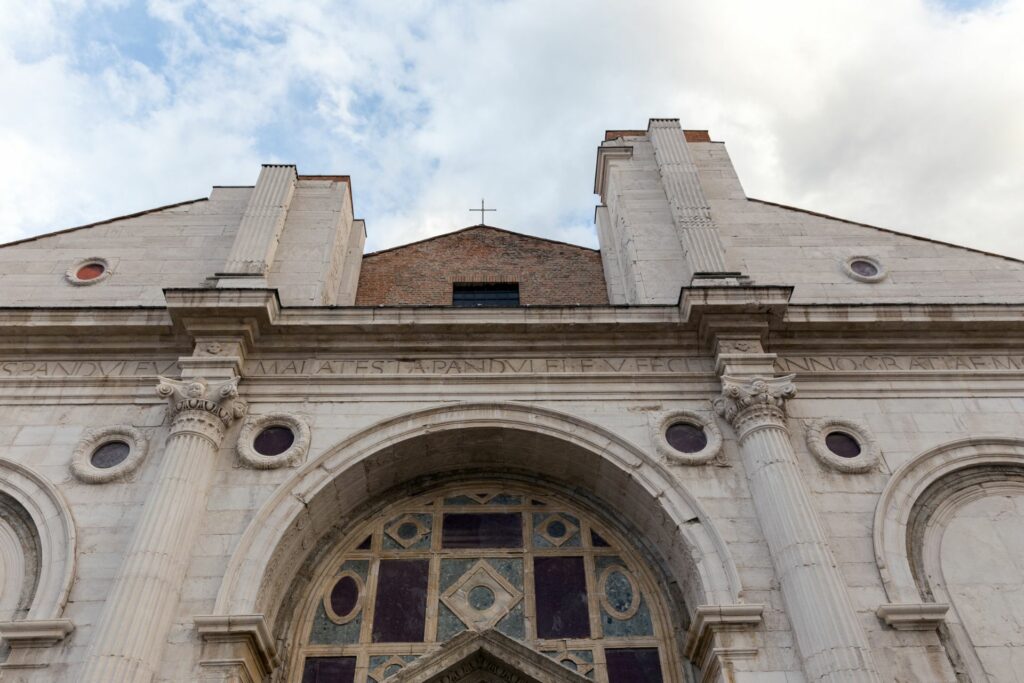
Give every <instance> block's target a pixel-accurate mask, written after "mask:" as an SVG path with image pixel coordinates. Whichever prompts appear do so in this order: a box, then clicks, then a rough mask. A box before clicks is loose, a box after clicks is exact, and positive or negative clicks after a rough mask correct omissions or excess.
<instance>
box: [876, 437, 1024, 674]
mask: <svg viewBox="0 0 1024 683" xmlns="http://www.w3.org/2000/svg"><path fill="white" fill-rule="evenodd" d="M1022 520H1024V439H1020V438H1012V437H1005V438H996V437H992V438H971V439H963V440H959V441H955V442H952V443H947V444H943V445H941V446H938V447H936V448H933V449H931V450H929V451H927V452H925V453H922V454H921V455H919V456H918V457H916V458H914V459H913V460H911V461H909V462H907V463H906V464H904V465H903V466H902V467H900V468H899V469H898V470H897V471H896V472H895V473H894V474H893V476H892V478H891V479H890V481H889V483H888V485H887V486H886V488H885V490H884V491H883V493H882V496H881V498H880V499H879V502H878V507H877V509H876V511H875V526H874V544H875V556H876V559H877V562H878V567H879V570H880V572H881V576H882V582H883V585H884V586H885V591H886V594H887V597H888V599H889V602H890V603H892V604H893V605H895V606H901V605H914V604H920V603H922V602H924V603H936V605H937V606H941V609H943V610H945V609H947V608H948V612H946V614H945V619H944V622H943V623H942V624H940V625H939V634H940V637H941V639H942V641H943V644H944V645H945V647H946V652H947V654H948V655H949V657H950V660H951V663H952V664H953V666H954V669H955V670H956V671H958V672H960V673H963V674H964V675H965V676H966V677H967V678H969V680H972V681H973V680H988V678H989V676H990V675H991V676H994V677H995V678H998V679H999V680H1002V679H1003V678H1006V677H1007V676H1009V677H1012V672H1011V669H1010V668H1008V667H1009V662H1010V661H1011V659H1012V658H1013V656H1014V654H1013V653H1011V652H1009V651H1010V650H1013V649H1016V650H1017V651H1018V653H1019V651H1020V648H1019V646H1014V645H1012V643H1016V642H1019V637H1020V636H1021V635H1024V629H1019V628H1018V629H1017V632H1016V634H1012V633H1007V632H1005V631H1004V630H1003V629H995V630H994V629H991V628H990V627H989V623H990V622H991V621H992V619H993V614H998V613H999V612H1000V611H1005V612H1006V615H1005V616H1004V618H1006V619H1007V623H1013V619H1012V618H1011V617H1010V616H1009V615H1010V614H1012V613H1013V612H1015V611H1016V608H1015V605H1014V603H1012V602H1010V601H1009V598H1010V596H1011V595H1013V594H1017V593H1019V592H1020V589H1021V588H1022V587H1024V581H1022V579H1021V578H1020V577H1021V574H1020V572H1021V569H1022V568H1024V552H1022V548H1021V545H1020V541H1019V538H1020V524H1021V521H1022ZM937 613H939V612H937ZM1008 644H1011V645H1008Z"/></svg>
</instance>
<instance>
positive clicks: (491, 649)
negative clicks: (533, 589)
mask: <svg viewBox="0 0 1024 683" xmlns="http://www.w3.org/2000/svg"><path fill="white" fill-rule="evenodd" d="M481 674H484V676H483V677H481ZM486 674H491V675H490V676H486ZM492 679H493V680H501V681H507V682H508V683H526V682H527V681H537V682H538V683H585V682H586V681H588V680H589V679H587V678H585V677H584V676H581V675H580V674H578V673H576V672H575V671H571V670H569V669H568V668H566V667H564V666H562V665H561V664H559V663H558V662H556V661H555V660H554V659H552V658H551V657H547V656H545V655H542V654H541V653H539V652H536V651H534V650H531V649H530V648H528V647H526V646H525V645H523V644H522V643H519V642H517V641H515V640H513V639H512V638H509V637H508V636H506V635H504V634H503V633H500V632H498V631H495V630H493V629H491V630H487V631H483V632H479V633H478V632H473V631H465V632H463V633H460V634H459V635H457V636H455V637H454V638H452V639H451V640H449V641H448V642H447V643H445V644H444V645H442V646H441V647H440V648H439V649H438V650H437V651H435V652H434V653H432V654H428V655H424V656H423V657H420V658H419V659H417V660H415V661H413V662H412V663H411V664H409V665H408V666H407V667H405V668H404V669H402V670H401V671H399V672H398V673H397V674H395V675H394V676H392V677H391V678H389V679H388V681H392V682H393V683H456V682H457V681H459V682H465V683H471V682H477V681H490V680H492Z"/></svg>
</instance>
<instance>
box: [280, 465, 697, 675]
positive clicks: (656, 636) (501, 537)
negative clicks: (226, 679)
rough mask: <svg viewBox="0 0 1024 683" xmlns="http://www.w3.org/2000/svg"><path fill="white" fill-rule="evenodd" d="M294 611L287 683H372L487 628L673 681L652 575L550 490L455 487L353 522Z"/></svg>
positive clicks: (546, 649) (601, 670)
mask: <svg viewBox="0 0 1024 683" xmlns="http://www.w3.org/2000/svg"><path fill="white" fill-rule="evenodd" d="M311 585H312V587H313V589H312V591H311V592H310V595H309V596H308V597H307V598H306V599H305V600H303V601H302V602H301V604H299V605H298V612H297V614H296V617H297V618H296V619H295V621H294V622H293V623H294V624H295V629H296V631H295V640H294V641H293V642H296V643H297V647H296V648H294V649H293V651H292V656H291V657H290V660H291V662H290V666H289V669H288V672H289V675H288V677H287V680H289V681H294V682H296V683H297V682H298V681H302V682H303V683H326V682H327V681H331V682H332V683H350V682H351V683H357V682H358V683H363V682H364V681H365V682H367V683H380V682H381V681H384V680H385V679H386V678H388V677H389V676H392V675H394V674H396V673H398V672H399V671H401V670H402V669H403V668H405V667H406V666H408V665H409V664H410V663H411V662H413V661H415V660H416V659H418V658H419V657H422V656H423V655H426V654H428V653H432V652H434V651H436V650H438V648H439V647H440V646H441V644H443V643H445V642H447V641H449V640H450V639H452V638H454V637H456V636H458V635H459V634H462V633H465V632H467V631H477V632H483V631H488V630H490V629H493V630H495V631H497V632H499V633H502V634H504V635H506V636H509V637H511V638H513V639H515V640H517V641H519V642H521V643H523V644H524V645H526V646H527V647H529V648H530V649H532V650H534V651H536V652H540V653H542V654H544V655H547V656H548V657H550V658H552V659H553V660H555V661H557V662H559V663H561V664H562V665H563V666H564V667H566V668H567V669H570V670H573V671H575V672H577V673H578V674H580V675H582V676H583V677H585V678H588V679H590V680H594V681H599V682H604V683H632V682H633V681H644V682H645V683H656V682H657V681H662V680H664V681H675V680H681V676H680V675H679V673H678V671H679V663H678V661H677V660H676V655H675V648H674V647H673V639H672V636H671V634H672V628H671V624H670V623H669V621H668V618H667V614H666V612H665V610H664V609H663V605H665V604H666V603H665V602H664V598H663V596H662V591H661V589H660V588H659V585H658V583H657V582H656V580H655V578H654V575H653V574H652V573H651V572H650V571H649V570H648V568H647V566H646V563H645V562H644V561H642V560H641V559H640V555H639V554H638V553H637V552H636V551H635V550H634V549H633V548H632V547H631V546H630V544H628V543H627V542H625V540H624V538H623V536H622V535H621V534H620V533H619V532H618V531H616V529H615V528H614V526H612V525H611V524H609V523H608V522H605V521H602V520H601V519H600V518H599V516H598V515H595V514H594V513H592V512H589V511H587V510H586V509H585V508H584V507H583V506H580V505H578V504H577V503H576V502H574V501H570V500H568V499H566V498H564V497H562V496H561V494H557V493H555V492H551V491H546V490H541V489H532V488H527V487H525V486H522V485H509V486H504V485H495V484H494V483H481V484H475V485H472V484H458V485H451V486H447V487H442V488H438V489H435V490H433V491H430V492H428V493H425V494H422V495H418V496H415V497H410V498H406V499H404V500H402V501H401V502H399V503H396V504H393V505H391V506H389V507H386V508H383V509H382V510H380V511H379V512H377V513H376V514H374V515H373V517H372V518H371V519H366V520H364V521H363V522H361V523H358V524H355V525H353V527H352V530H351V531H350V532H349V533H347V534H346V536H345V540H344V541H343V542H342V543H341V544H340V545H339V547H338V549H337V550H336V551H334V552H332V553H330V554H329V556H328V557H327V559H325V560H324V561H323V562H321V563H319V565H318V568H317V569H316V570H315V572H314V575H313V577H312V582H311Z"/></svg>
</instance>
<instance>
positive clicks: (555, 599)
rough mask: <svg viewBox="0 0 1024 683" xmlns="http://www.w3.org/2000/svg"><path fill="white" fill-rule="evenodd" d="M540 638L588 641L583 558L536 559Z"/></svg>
mask: <svg viewBox="0 0 1024 683" xmlns="http://www.w3.org/2000/svg"><path fill="white" fill-rule="evenodd" d="M533 580H534V588H535V592H536V596H537V637H538V638H544V639H552V638H589V637H590V616H589V614H590V611H589V609H588V606H587V576H586V572H585V571H584V569H583V558H582V557H535V558H534V560H533Z"/></svg>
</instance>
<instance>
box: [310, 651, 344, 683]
mask: <svg viewBox="0 0 1024 683" xmlns="http://www.w3.org/2000/svg"><path fill="white" fill-rule="evenodd" d="M355 677H356V658H355V657H307V658H306V663H305V666H303V667H302V683H352V681H354V680H355Z"/></svg>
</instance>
